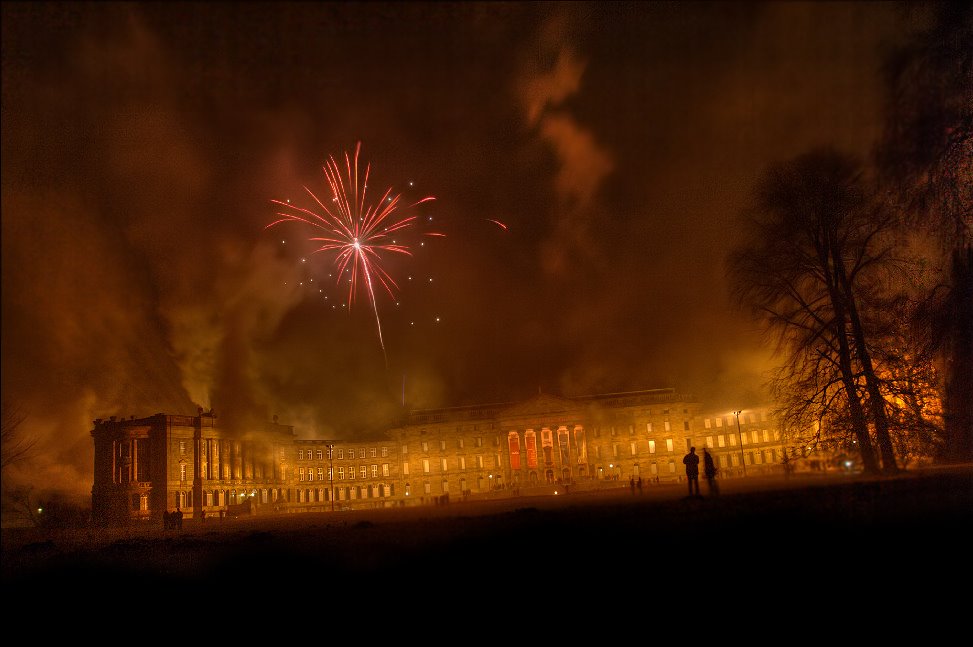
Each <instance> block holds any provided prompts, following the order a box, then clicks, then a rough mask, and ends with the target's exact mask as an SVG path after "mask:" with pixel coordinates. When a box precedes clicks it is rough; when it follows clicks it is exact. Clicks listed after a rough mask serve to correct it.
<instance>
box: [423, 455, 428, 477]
mask: <svg viewBox="0 0 973 647" xmlns="http://www.w3.org/2000/svg"><path fill="white" fill-rule="evenodd" d="M422 473H423V474H428V473H429V459H428V458H423V459H422Z"/></svg>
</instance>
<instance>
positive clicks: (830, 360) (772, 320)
mask: <svg viewBox="0 0 973 647" xmlns="http://www.w3.org/2000/svg"><path fill="white" fill-rule="evenodd" d="M892 231H894V220H893V219H892V217H891V215H890V214H889V213H887V212H884V211H881V210H875V209H873V201H872V200H871V196H870V193H869V191H868V189H867V185H866V182H865V181H864V179H863V176H862V172H861V166H860V163H859V162H858V161H857V160H856V159H854V158H852V157H850V156H847V155H843V154H841V153H839V152H837V151H835V150H833V149H820V150H816V151H812V152H809V153H806V154H804V155H801V156H799V157H797V158H795V159H794V160H791V161H788V162H785V163H782V164H777V165H774V166H772V167H770V169H768V171H767V173H766V174H765V176H764V178H763V179H762V181H761V182H760V184H759V186H758V188H757V192H756V203H755V205H754V209H753V211H752V213H751V215H750V218H749V220H748V224H747V229H746V240H745V242H744V244H743V245H741V246H740V247H739V248H737V249H735V250H734V251H733V252H731V254H730V256H729V257H728V260H727V268H728V271H729V275H730V277H731V290H732V294H733V297H734V299H735V300H736V301H737V303H738V304H740V305H742V306H743V307H745V308H747V309H749V310H750V312H751V313H752V314H753V315H754V316H755V317H756V318H758V319H759V320H760V321H762V322H763V324H764V325H765V328H766V330H767V331H768V332H769V333H771V334H773V335H775V336H776V342H777V351H778V353H780V354H785V355H788V358H787V368H786V369H785V371H784V372H783V373H779V374H778V378H777V379H778V381H780V380H784V381H785V382H787V383H789V384H790V385H791V386H793V387H799V388H801V389H803V390H805V392H806V397H805V400H806V401H807V403H808V404H807V406H813V407H815V408H816V409H817V411H818V416H819V418H823V417H825V416H828V415H833V414H834V412H836V411H839V410H840V411H847V413H848V420H849V423H850V425H851V430H852V432H853V434H854V437H855V444H857V446H858V451H859V453H860V455H861V459H862V465H863V469H864V470H865V471H866V472H868V473H877V472H879V471H884V472H886V473H894V472H897V471H898V469H899V468H898V464H897V461H896V457H895V449H894V446H893V443H892V440H891V438H890V436H889V427H888V417H887V412H886V402H885V400H884V398H883V397H882V393H881V386H880V380H879V379H878V376H877V373H876V370H875V366H874V363H873V361H872V357H871V349H870V337H869V331H868V330H867V321H866V315H865V314H863V307H864V306H865V304H866V303H867V302H868V301H869V298H870V295H872V294H873V293H876V292H878V291H880V290H881V289H882V283H881V280H880V276H881V274H882V272H884V271H885V270H886V269H888V268H889V267H892V266H893V265H894V263H895V258H894V256H893V255H892V250H893V248H894V245H893V244H892V243H893V241H892V240H891V238H888V234H889V233H890V232H892ZM780 386H781V383H780V382H779V383H778V388H779V387H780ZM872 431H874V437H875V445H877V448H878V452H879V454H880V456H881V466H880V465H879V462H878V459H877V457H876V456H875V453H874V447H873V441H872Z"/></svg>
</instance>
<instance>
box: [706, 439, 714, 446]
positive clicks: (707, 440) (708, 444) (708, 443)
mask: <svg viewBox="0 0 973 647" xmlns="http://www.w3.org/2000/svg"><path fill="white" fill-rule="evenodd" d="M706 446H707V447H709V448H710V449H713V437H712V436H707V437H706Z"/></svg>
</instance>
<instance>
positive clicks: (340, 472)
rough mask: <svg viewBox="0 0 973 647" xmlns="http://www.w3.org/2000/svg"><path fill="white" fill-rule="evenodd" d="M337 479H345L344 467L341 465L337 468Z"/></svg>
mask: <svg viewBox="0 0 973 647" xmlns="http://www.w3.org/2000/svg"><path fill="white" fill-rule="evenodd" d="M338 480H339V481H343V480H345V468H343V467H339V468H338Z"/></svg>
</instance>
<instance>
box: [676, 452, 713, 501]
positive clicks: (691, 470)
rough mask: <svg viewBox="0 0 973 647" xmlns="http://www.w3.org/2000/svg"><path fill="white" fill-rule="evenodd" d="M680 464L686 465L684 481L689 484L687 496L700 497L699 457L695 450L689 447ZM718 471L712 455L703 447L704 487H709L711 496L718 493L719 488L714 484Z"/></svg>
mask: <svg viewBox="0 0 973 647" xmlns="http://www.w3.org/2000/svg"><path fill="white" fill-rule="evenodd" d="M682 462H683V463H684V464H685V465H686V480H687V481H688V482H689V496H700V494H699V456H698V455H697V454H696V448H695V447H690V448H689V453H688V454H686V455H685V456H683V458H682ZM718 471H719V469H718V468H717V467H716V462H715V461H714V460H713V455H712V454H710V453H709V450H707V449H706V448H705V447H704V448H703V474H705V476H706V485H707V486H708V487H709V493H710V495H711V496H716V495H718V494H719V493H720V486H719V484H718V483H717V482H716V473H717V472H718Z"/></svg>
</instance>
